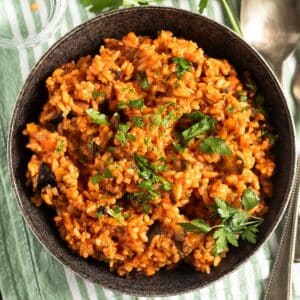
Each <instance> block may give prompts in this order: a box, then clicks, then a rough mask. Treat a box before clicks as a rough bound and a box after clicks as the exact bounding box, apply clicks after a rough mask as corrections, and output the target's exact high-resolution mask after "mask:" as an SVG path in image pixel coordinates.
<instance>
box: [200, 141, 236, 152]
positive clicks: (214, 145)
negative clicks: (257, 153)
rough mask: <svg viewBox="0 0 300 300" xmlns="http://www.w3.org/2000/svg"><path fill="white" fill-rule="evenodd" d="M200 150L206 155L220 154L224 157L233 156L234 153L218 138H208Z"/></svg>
mask: <svg viewBox="0 0 300 300" xmlns="http://www.w3.org/2000/svg"><path fill="white" fill-rule="evenodd" d="M200 149H201V150H202V151H203V152H205V153H219V154H222V155H231V154H232V151H231V150H230V148H229V147H228V146H227V145H226V143H225V141H224V140H223V139H221V138H218V137H212V136H211V137H208V138H206V139H205V140H204V141H203V142H202V143H201V144H200Z"/></svg>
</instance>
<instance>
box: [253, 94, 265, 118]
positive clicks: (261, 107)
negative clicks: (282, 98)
mask: <svg viewBox="0 0 300 300" xmlns="http://www.w3.org/2000/svg"><path fill="white" fill-rule="evenodd" d="M254 104H255V106H256V109H257V110H258V111H259V112H260V113H262V114H263V115H265V116H266V115H267V111H266V109H265V98H264V96H263V95H261V94H257V95H256V96H255V98H254Z"/></svg>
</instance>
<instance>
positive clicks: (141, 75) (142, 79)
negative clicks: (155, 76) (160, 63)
mask: <svg viewBox="0 0 300 300" xmlns="http://www.w3.org/2000/svg"><path fill="white" fill-rule="evenodd" d="M136 79H137V80H138V82H139V84H140V86H141V88H142V89H143V90H149V89H150V87H151V86H150V83H149V81H148V79H147V76H146V73H145V72H142V71H141V72H138V73H137V75H136Z"/></svg>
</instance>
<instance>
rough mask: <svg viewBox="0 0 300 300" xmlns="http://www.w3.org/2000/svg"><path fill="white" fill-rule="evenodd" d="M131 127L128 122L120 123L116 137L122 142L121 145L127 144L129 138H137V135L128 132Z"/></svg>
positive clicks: (132, 139)
mask: <svg viewBox="0 0 300 300" xmlns="http://www.w3.org/2000/svg"><path fill="white" fill-rule="evenodd" d="M129 129H130V126H129V125H128V124H119V130H118V132H117V133H116V135H115V138H116V139H117V140H118V141H119V142H120V143H121V145H125V144H126V143H127V142H128V140H131V141H134V140H135V136H134V135H133V134H130V133H128V130H129Z"/></svg>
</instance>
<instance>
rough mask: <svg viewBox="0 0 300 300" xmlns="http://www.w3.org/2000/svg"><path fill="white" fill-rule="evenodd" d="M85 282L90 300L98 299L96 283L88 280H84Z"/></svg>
mask: <svg viewBox="0 0 300 300" xmlns="http://www.w3.org/2000/svg"><path fill="white" fill-rule="evenodd" d="M84 284H85V286H86V290H87V293H88V295H89V298H90V300H97V299H98V296H97V293H96V289H95V285H94V284H93V283H91V282H90V281H88V280H84Z"/></svg>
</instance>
